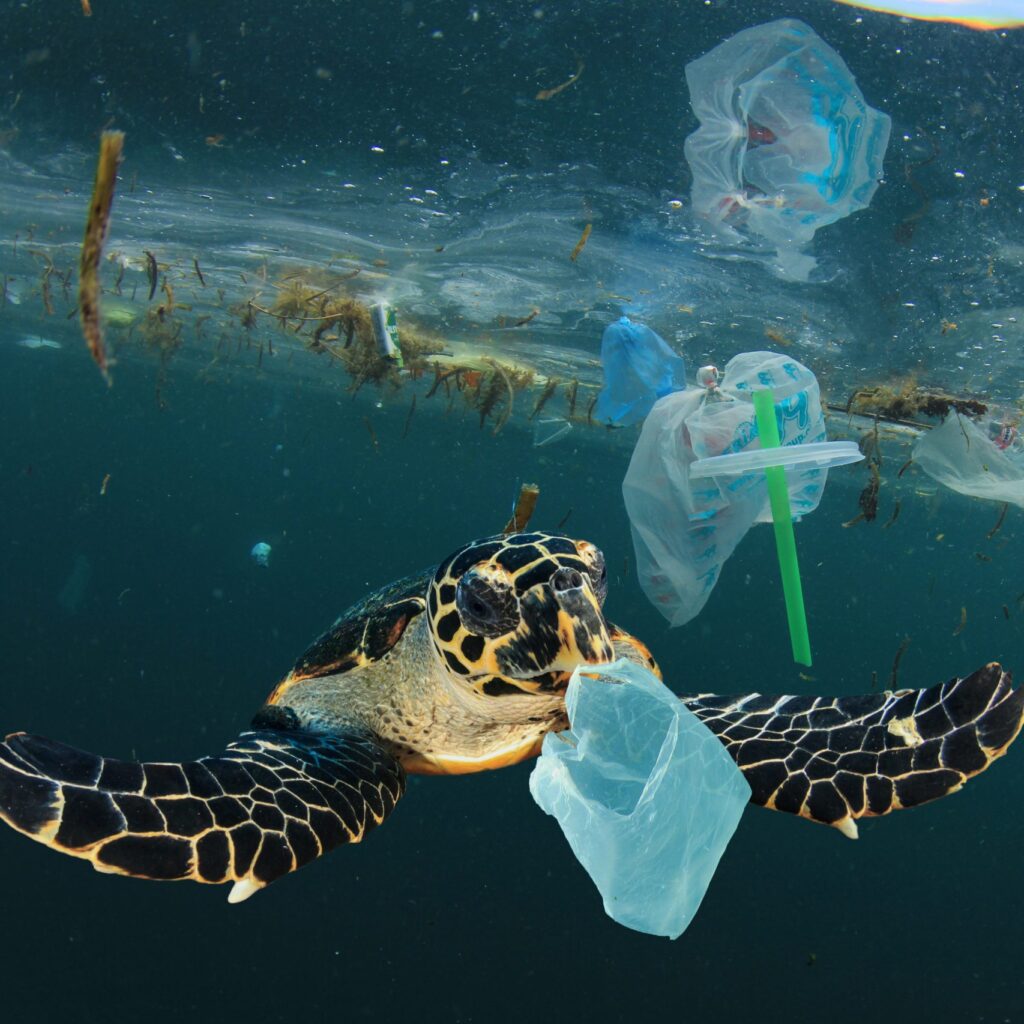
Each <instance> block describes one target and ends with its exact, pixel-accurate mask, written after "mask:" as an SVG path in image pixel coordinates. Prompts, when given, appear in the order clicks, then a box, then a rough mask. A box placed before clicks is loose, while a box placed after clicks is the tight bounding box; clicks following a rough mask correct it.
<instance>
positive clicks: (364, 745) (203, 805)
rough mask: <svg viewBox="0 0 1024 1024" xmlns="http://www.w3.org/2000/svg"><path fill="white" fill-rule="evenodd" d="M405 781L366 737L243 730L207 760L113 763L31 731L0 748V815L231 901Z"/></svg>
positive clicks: (125, 870)
mask: <svg viewBox="0 0 1024 1024" xmlns="http://www.w3.org/2000/svg"><path fill="white" fill-rule="evenodd" d="M404 788H405V773H404V772H403V770H402V768H401V766H400V765H399V764H398V762H397V761H396V760H395V759H394V758H393V757H392V756H391V755H390V754H389V753H387V751H385V750H384V748H383V747H382V746H381V745H380V743H379V742H378V741H377V740H376V738H375V737H374V736H373V735H372V734H370V733H364V732H359V733H356V732H353V733H347V734H343V735H333V736H321V735H316V734H314V733H310V732H305V731H302V730H270V729H267V730H260V731H255V732H247V733H243V734H242V735H241V736H240V737H239V738H238V739H237V740H236V741H235V742H234V743H231V744H229V745H228V747H227V749H226V750H225V751H224V752H223V753H221V754H218V755H215V756H212V757H204V758H200V759H198V760H196V761H190V762H185V763H180V764H175V763H159V762H150V763H139V762H134V761H118V760H114V759H112V758H105V757H99V756H97V755H95V754H87V753H85V752H84V751H81V750H76V749H75V748H74V747H69V746H66V745H65V744H63V743H57V742H55V741H54V740H49V739H45V738H43V737H41V736H31V735H28V734H26V733H14V734H12V735H10V736H8V737H7V738H6V740H4V741H3V742H2V743H0V818H3V819H4V820H5V821H6V822H7V823H8V824H9V825H11V826H12V827H13V828H15V829H17V830H18V831H19V832H23V833H24V834H25V835H27V836H30V837H31V838H32V839H36V840H38V841H39V842H41V843H45V844H46V845H47V846H50V847H52V848H53V849H55V850H60V851H61V852H62V853H67V854H70V855H71V856H74V857H82V858H85V859H86V860H89V861H91V862H92V865H93V867H95V868H96V869H97V870H98V871H105V872H113V873H116V874H123V875H133V876H135V877H138V878H154V879H167V880H176V879H192V880H193V881H197V882H213V883H217V882H234V883H235V885H234V887H233V888H232V891H231V896H230V897H229V899H230V900H231V901H232V902H239V901H240V900H242V899H245V898H246V897H248V896H250V895H252V893H253V892H255V891H257V890H258V889H261V888H263V886H265V885H267V884H269V883H270V882H272V881H274V879H276V878H279V877H280V876H281V875H284V874H287V873H288V872H289V871H294V870H295V869H296V868H299V867H301V866H302V865H303V864H307V863H308V862H309V861H311V860H313V859H314V858H315V857H318V856H320V855H321V854H323V853H326V852H327V851H328V850H331V849H333V848H334V847H335V846H339V845H341V844H342V843H354V842H359V840H361V839H362V838H363V836H364V835H365V834H366V833H367V832H368V831H369V830H370V829H372V828H373V827H375V826H376V825H378V824H380V822H381V821H383V820H384V818H385V817H387V815H388V814H390V812H391V811H392V809H393V808H394V806H395V804H396V803H397V801H398V799H399V797H400V796H401V795H402V792H403V790H404Z"/></svg>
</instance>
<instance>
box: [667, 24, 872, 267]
mask: <svg viewBox="0 0 1024 1024" xmlns="http://www.w3.org/2000/svg"><path fill="white" fill-rule="evenodd" d="M686 81H687V84H688V85H689V88H690V103H691V105H692V106H693V110H694V113H696V115H697V117H698V118H699V119H700V127H699V128H698V129H697V131H695V132H694V133H693V134H692V135H690V137H689V138H688V139H687V140H686V146H685V152H686V159H687V162H688V163H689V165H690V170H691V172H692V174H693V186H692V190H691V197H692V201H693V208H694V210H695V212H696V213H697V214H698V215H701V216H703V217H706V218H707V219H708V220H709V221H710V222H711V223H712V225H713V227H714V229H715V231H716V233H717V234H719V235H720V236H722V237H723V238H724V239H725V240H727V241H729V242H733V243H736V242H744V241H745V242H754V243H757V244H760V245H761V246H767V248H768V250H769V251H771V250H774V254H773V255H772V256H771V258H770V259H769V261H768V262H769V264H770V265H771V266H772V267H773V269H774V270H775V271H776V272H777V273H778V274H780V276H782V277H785V278H788V279H792V280H807V278H808V276H809V275H810V272H811V271H812V270H813V268H814V266H815V261H814V258H813V257H812V256H810V255H809V254H807V253H805V252H804V251H803V250H804V247H805V246H806V245H807V244H808V243H809V242H810V241H811V239H812V238H813V237H814V233H815V232H816V231H817V230H818V229H819V228H821V227H824V226H825V225H827V224H832V223H834V222H835V221H837V220H839V219H840V218H842V217H846V216H847V215H848V214H851V213H853V212H855V211H856V210H861V209H863V208H864V207H866V206H867V205H868V204H869V203H870V202H871V197H872V196H873V195H874V193H875V189H876V188H877V187H878V182H879V179H880V178H881V176H882V160H883V157H884V156H885V149H886V146H887V145H888V142H889V131H890V120H889V117H888V115H886V114H883V113H881V112H879V111H877V110H874V109H873V108H871V107H869V106H868V105H867V103H866V102H865V101H864V96H863V95H862V93H861V91H860V89H859V88H858V87H857V83H856V82H855V81H854V78H853V75H852V74H851V73H850V69H849V68H848V67H847V66H846V64H845V63H844V62H843V59H842V58H841V57H840V56H839V54H837V53H836V52H835V50H833V49H832V48H831V47H830V46H829V45H828V44H827V43H825V42H824V41H823V40H822V39H821V38H819V37H818V36H817V35H816V34H815V32H814V31H813V30H812V29H811V28H810V27H809V26H807V25H805V24H804V23H803V22H801V21H796V20H793V19H791V18H784V19H782V20H780V21H773V22H770V23H768V24H767V25H758V26H756V27H754V28H748V29H744V30H743V31H742V32H738V33H737V34H736V35H734V36H732V37H731V38H730V39H727V40H726V41H725V42H724V43H721V44H720V45H719V46H716V47H715V48H714V49H713V50H711V51H710V52H709V53H706V54H705V55H704V56H703V57H699V58H698V59H697V60H695V61H692V62H691V63H689V64H688V65H687V66H686Z"/></svg>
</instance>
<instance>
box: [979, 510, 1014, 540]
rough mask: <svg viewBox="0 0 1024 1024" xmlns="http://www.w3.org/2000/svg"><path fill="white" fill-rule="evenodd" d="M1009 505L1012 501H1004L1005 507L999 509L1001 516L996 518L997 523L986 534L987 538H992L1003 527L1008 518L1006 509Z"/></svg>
mask: <svg viewBox="0 0 1024 1024" xmlns="http://www.w3.org/2000/svg"><path fill="white" fill-rule="evenodd" d="M1009 507H1010V503H1009V502H1008V501H1004V502H1003V507H1002V508H1001V509H1000V510H999V518H998V519H997V520H996V525H995V526H993V527H992V529H991V530H989V531H988V533H986V534H985V538H986V539H987V540H991V539H992V538H993V537H994V536H995V535H996V534H997V533H998V532H999V531H1000V530H1001V529H1002V528H1003V522H1004V520H1005V519H1006V510H1007V509H1008V508H1009Z"/></svg>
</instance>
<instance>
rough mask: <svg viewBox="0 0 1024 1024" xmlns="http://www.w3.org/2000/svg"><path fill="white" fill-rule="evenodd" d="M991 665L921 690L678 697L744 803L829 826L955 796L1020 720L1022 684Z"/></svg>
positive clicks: (845, 826)
mask: <svg viewBox="0 0 1024 1024" xmlns="http://www.w3.org/2000/svg"><path fill="white" fill-rule="evenodd" d="M1011 682H1012V681H1011V678H1010V674H1009V673H1008V672H1004V671H1003V670H1002V668H1001V667H1000V666H999V665H998V664H996V663H995V662H993V663H991V664H989V665H986V666H984V668H980V669H978V671H977V672H974V673H972V674H971V675H969V676H967V677H966V678H964V679H951V680H950V681H949V682H948V683H940V684H939V685H938V686H933V687H931V688H930V689H927V690H896V691H886V692H884V693H870V694H862V695H859V696H853V697H770V696H761V695H759V694H751V695H749V696H745V697H718V696H712V695H710V694H701V695H699V696H696V697H684V698H683V701H684V702H685V703H686V705H687V707H689V709H690V710H691V711H693V712H694V713H695V714H696V715H697V717H698V718H700V719H701V721H702V722H703V723H704V724H705V725H706V726H708V728H709V729H711V731H712V732H713V733H715V735H716V736H718V738H719V739H720V740H721V741H722V742H723V743H724V744H725V747H726V749H727V750H728V751H729V753H730V754H731V755H732V757H733V759H734V760H735V761H736V763H737V765H738V766H739V767H740V768H741V769H742V771H743V774H744V775H745V776H746V779H747V782H749V783H750V787H751V790H752V791H753V795H752V797H751V801H752V802H753V803H756V804H760V805H761V806H763V807H769V808H771V809H772V810H776V811H787V812H789V813H790V814H798V815H800V816H801V817H804V818H810V819H811V820H812V821H820V822H823V823H825V824H827V825H834V826H835V827H836V828H838V829H840V830H841V831H842V832H843V833H844V834H845V835H848V836H850V837H851V838H856V836H857V825H856V819H857V818H862V817H867V816H872V815H881V814H888V813H889V812H890V811H895V810H899V809H901V808H904V807H914V806H916V805H917V804H923V803H927V802H928V801H930V800H936V799H938V798H939V797H941V796H946V795H947V794H948V793H955V792H956V791H957V790H958V789H960V788H961V786H963V784H964V783H965V782H967V780H968V779H970V778H972V777H973V776H975V775H978V774H979V773H980V772H983V771H984V770H985V769H986V768H987V767H988V766H989V765H990V764H991V763H992V762H993V761H994V760H995V759H996V758H998V757H1001V756H1002V755H1003V754H1004V753H1006V750H1007V748H1008V747H1009V745H1010V744H1011V743H1012V742H1013V740H1014V739H1015V738H1016V737H1017V734H1018V733H1019V732H1020V729H1021V724H1022V722H1024V688H1022V689H1019V690H1014V689H1013V688H1012V685H1011Z"/></svg>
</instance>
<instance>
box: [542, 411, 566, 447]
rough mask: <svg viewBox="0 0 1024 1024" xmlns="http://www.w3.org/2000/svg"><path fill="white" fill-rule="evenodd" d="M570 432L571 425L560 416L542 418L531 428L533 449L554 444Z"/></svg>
mask: <svg viewBox="0 0 1024 1024" xmlns="http://www.w3.org/2000/svg"><path fill="white" fill-rule="evenodd" d="M571 431H572V424H571V423H570V422H569V421H568V420H567V419H563V417H561V416H542V417H540V418H539V419H538V420H537V422H536V423H535V424H534V427H533V447H534V448H543V447H544V446H545V445H549V444H554V443H555V442H556V441H560V440H561V439H562V438H563V437H565V436H566V435H567V434H569V433H570V432H571Z"/></svg>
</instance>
